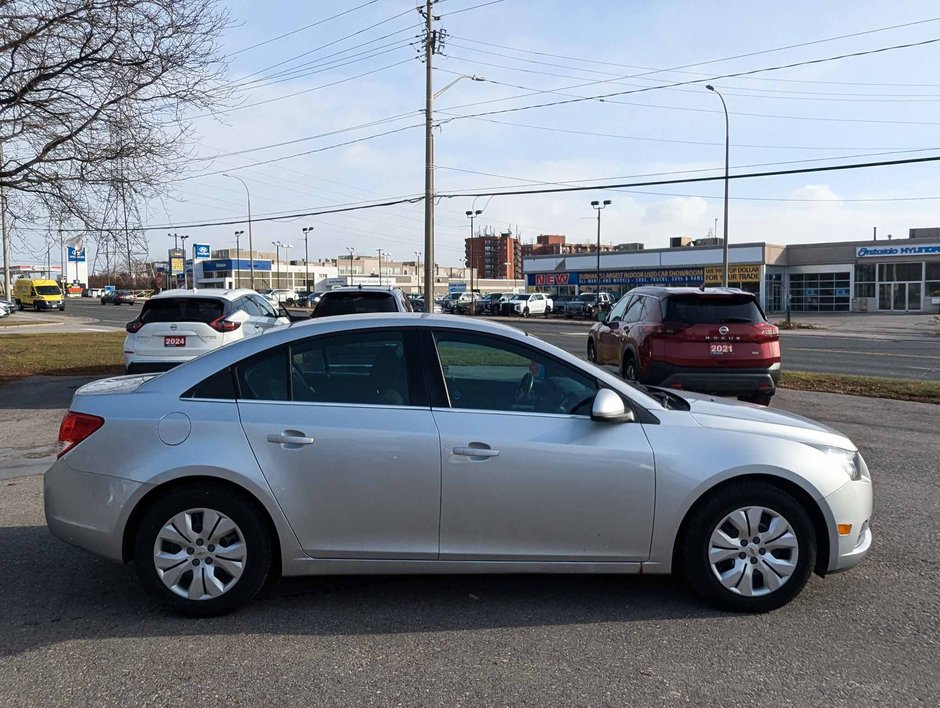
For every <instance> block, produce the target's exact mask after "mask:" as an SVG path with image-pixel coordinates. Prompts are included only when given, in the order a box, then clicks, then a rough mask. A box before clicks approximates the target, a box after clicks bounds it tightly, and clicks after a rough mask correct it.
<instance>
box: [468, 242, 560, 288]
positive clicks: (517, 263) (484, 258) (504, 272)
mask: <svg viewBox="0 0 940 708" xmlns="http://www.w3.org/2000/svg"><path fill="white" fill-rule="evenodd" d="M562 238H564V237H562ZM464 248H465V255H466V262H467V265H468V266H469V267H471V268H472V269H473V272H474V278H503V279H510V280H511V279H514V278H522V277H523V276H522V244H521V243H520V242H519V239H518V238H516V237H514V236H513V235H512V232H511V231H506V232H503V233H501V234H499V235H498V236H497V235H496V234H495V233H484V234H483V235H481V236H474V237H473V238H467V239H464Z"/></svg>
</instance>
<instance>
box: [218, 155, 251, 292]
mask: <svg viewBox="0 0 940 708" xmlns="http://www.w3.org/2000/svg"><path fill="white" fill-rule="evenodd" d="M222 176H223V177H231V178H232V179H237V180H238V181H239V182H241V183H242V186H243V187H244V188H245V194H247V195H248V267H249V276H248V287H250V288H251V289H252V290H254V289H255V249H254V243H253V241H252V239H251V191H250V190H249V189H248V185H247V184H245V180H243V179H242V178H241V177H237V176H235V175H230V174H226V173H223V174H222Z"/></svg>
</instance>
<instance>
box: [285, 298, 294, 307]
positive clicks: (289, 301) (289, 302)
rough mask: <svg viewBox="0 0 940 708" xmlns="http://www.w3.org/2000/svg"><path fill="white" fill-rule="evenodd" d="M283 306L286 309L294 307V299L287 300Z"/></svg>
mask: <svg viewBox="0 0 940 708" xmlns="http://www.w3.org/2000/svg"><path fill="white" fill-rule="evenodd" d="M285 304H286V305H287V306H288V307H293V306H294V299H293V298H287V302H286V303H285Z"/></svg>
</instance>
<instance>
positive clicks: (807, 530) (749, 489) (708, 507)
mask: <svg viewBox="0 0 940 708" xmlns="http://www.w3.org/2000/svg"><path fill="white" fill-rule="evenodd" d="M680 542H681V543H682V561H683V569H684V571H685V576H686V579H687V580H688V582H689V584H690V585H691V586H692V587H693V588H694V589H695V591H696V592H698V593H699V594H700V595H702V597H704V598H705V599H706V600H708V601H709V602H711V603H713V604H715V605H717V606H718V607H721V608H722V609H726V610H731V611H732V612H767V611H769V610H775V609H777V608H778V607H782V606H783V605H785V604H787V603H788V602H790V600H792V599H793V598H794V597H796V596H797V595H798V594H799V592H800V590H802V589H803V586H805V585H806V582H807V580H808V579H809V576H810V573H812V570H813V565H814V563H815V561H816V536H815V534H814V532H813V525H812V522H811V521H810V519H809V515H808V514H807V512H806V510H805V509H804V508H803V507H802V506H801V505H800V503H799V502H797V501H796V499H794V498H793V497H792V496H791V495H790V494H788V493H787V492H785V491H783V490H782V489H779V488H778V487H775V486H773V485H770V484H766V483H760V482H757V483H754V482H749V483H741V484H731V485H728V486H726V487H723V488H721V489H719V490H718V491H717V492H715V493H714V494H713V495H712V496H710V497H709V498H707V499H706V500H705V502H704V503H703V504H701V505H700V506H699V507H698V508H697V509H695V511H694V512H693V514H692V516H691V517H690V518H689V520H688V523H687V524H686V526H685V535H684V537H683V538H682V539H680Z"/></svg>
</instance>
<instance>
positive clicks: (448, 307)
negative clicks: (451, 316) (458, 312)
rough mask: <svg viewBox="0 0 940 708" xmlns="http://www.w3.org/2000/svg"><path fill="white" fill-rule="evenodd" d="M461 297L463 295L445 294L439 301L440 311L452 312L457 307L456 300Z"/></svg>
mask: <svg viewBox="0 0 940 708" xmlns="http://www.w3.org/2000/svg"><path fill="white" fill-rule="evenodd" d="M461 295H463V293H447V294H446V295H445V296H444V297H443V298H442V299H441V311H443V312H453V311H454V308H455V307H456V306H457V300H459V299H460V296H461Z"/></svg>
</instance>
